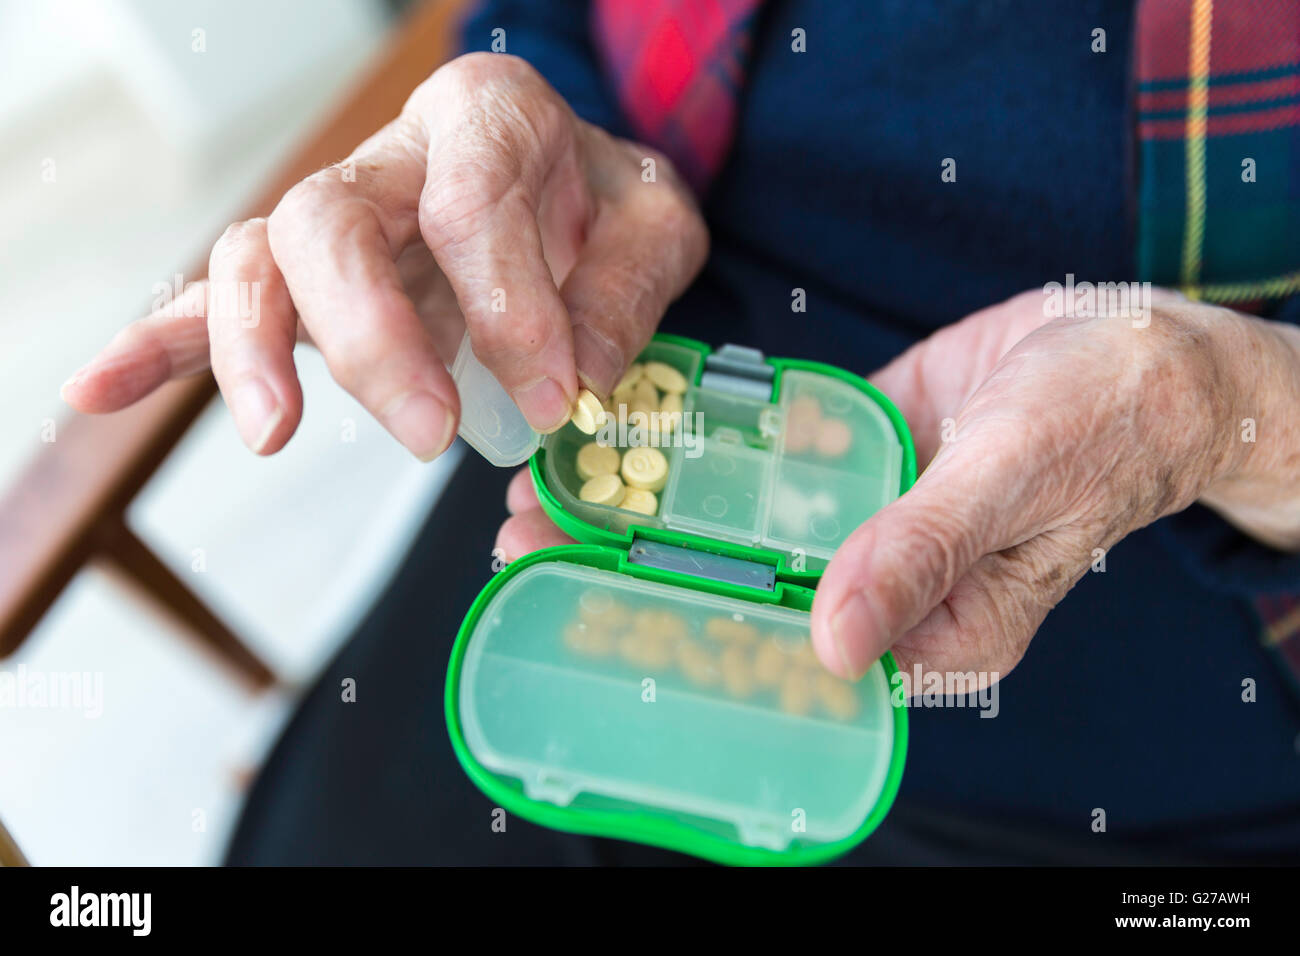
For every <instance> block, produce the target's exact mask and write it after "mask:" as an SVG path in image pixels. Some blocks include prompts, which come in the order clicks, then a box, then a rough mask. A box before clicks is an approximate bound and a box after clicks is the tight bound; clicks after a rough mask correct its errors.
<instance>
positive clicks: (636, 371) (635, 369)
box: [614, 362, 644, 392]
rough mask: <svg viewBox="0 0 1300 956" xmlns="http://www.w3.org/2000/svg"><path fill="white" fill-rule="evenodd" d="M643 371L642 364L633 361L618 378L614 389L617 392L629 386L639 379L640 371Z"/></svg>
mask: <svg viewBox="0 0 1300 956" xmlns="http://www.w3.org/2000/svg"><path fill="white" fill-rule="evenodd" d="M643 371H644V366H643V365H642V364H641V363H640V362H633V363H632V366H631V367H630V368H629V369H628V370H627V371H626V372H624V373H623V377H622V378H620V379H619V380H618V384H617V385H615V386H614V391H616V392H617V391H618V390H619V389H622V388H631V387H632V386H633V385H635V384H636V383H637V382H639V381H641V373H642V372H643Z"/></svg>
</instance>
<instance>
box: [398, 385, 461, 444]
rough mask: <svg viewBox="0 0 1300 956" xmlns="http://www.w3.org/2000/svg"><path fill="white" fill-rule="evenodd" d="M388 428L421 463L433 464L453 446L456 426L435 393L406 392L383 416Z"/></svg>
mask: <svg viewBox="0 0 1300 956" xmlns="http://www.w3.org/2000/svg"><path fill="white" fill-rule="evenodd" d="M379 419H380V421H382V422H383V423H384V427H385V428H387V429H388V430H389V431H390V432H392V433H393V437H394V438H396V439H397V440H398V441H400V442H401V443H402V444H403V445H405V446H406V448H407V450H408V451H409V452H411V454H413V455H415V457H416V458H418V459H420V460H421V461H433V459H435V458H437V457H438V456H439V455H441V454H442V453H443V452H444V451H446V450H447V446H448V445H450V444H451V440H452V438H453V437H454V431H455V426H456V422H455V420H454V419H453V418H452V416H451V412H450V411H449V410H448V408H447V406H446V405H444V404H443V403H442V402H441V401H439V400H438V399H437V398H436V397H435V396H434V395H433V393H432V392H405V393H404V394H402V395H399V396H397V398H395V399H393V400H392V401H391V402H389V403H388V406H387V407H386V408H385V409H384V410H383V412H381V413H380V415H379Z"/></svg>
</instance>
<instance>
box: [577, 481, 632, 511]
mask: <svg viewBox="0 0 1300 956" xmlns="http://www.w3.org/2000/svg"><path fill="white" fill-rule="evenodd" d="M625 492H626V489H625V488H624V487H623V482H621V481H619V480H618V475H597V476H596V477H595V478H592V479H591V480H590V481H588V482H587V483H586V484H585V485H583V486H582V489H581V490H580V491H579V492H578V497H579V498H581V499H582V500H583V501H590V502H591V503H592V504H594V505H613V506H614V507H617V506H618V505H619V503H620V502H622V500H623V495H624V494H625Z"/></svg>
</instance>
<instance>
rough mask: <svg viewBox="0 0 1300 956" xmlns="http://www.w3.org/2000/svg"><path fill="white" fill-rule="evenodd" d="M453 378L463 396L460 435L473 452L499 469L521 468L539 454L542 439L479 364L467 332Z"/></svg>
mask: <svg viewBox="0 0 1300 956" xmlns="http://www.w3.org/2000/svg"><path fill="white" fill-rule="evenodd" d="M451 377H452V379H454V380H455V382H456V391H457V392H458V393H459V394H460V427H459V428H458V429H457V433H458V434H459V435H460V437H461V438H463V439H465V441H466V442H467V443H468V444H469V446H470V447H471V448H473V449H474V450H475V451H476V452H478V453H479V454H480V455H482V456H483V457H484V458H486V459H487V460H488V461H490V462H491V463H492V464H494V465H497V466H498V467H508V466H510V465H519V464H522V463H523V462H525V461H527V460H528V459H529V458H530V457H531V456H532V454H533V452H535V451H537V445H538V443H539V442H540V441H541V436H540V435H539V434H538V433H537V432H535V431H533V429H532V426H531V425H529V424H528V419H526V418H524V413H523V412H521V411H520V410H519V406H518V405H516V404H515V400H514V399H513V398H511V397H510V395H509V393H508V392H506V390H505V389H504V388H502V387H501V383H500V382H498V381H497V380H496V376H495V375H493V374H492V373H491V372H489V371H488V370H487V368H486V367H485V366H484V365H483V364H482V363H481V362H480V361H479V360H478V356H476V355H475V354H474V348H473V346H471V345H470V341H469V333H468V332H466V333H465V337H464V338H463V339H461V342H460V349H459V350H458V351H457V352H456V360H455V362H453V363H452V366H451Z"/></svg>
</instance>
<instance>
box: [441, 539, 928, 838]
mask: <svg viewBox="0 0 1300 956" xmlns="http://www.w3.org/2000/svg"><path fill="white" fill-rule="evenodd" d="M646 575H647V572H646V571H644V570H643V569H641V568H636V567H633V566H631V565H627V564H625V563H620V556H619V555H618V554H617V553H616V552H613V551H611V550H610V549H605V548H600V547H595V546H590V545H576V546H568V547H563V548H552V549H548V550H547V551H544V552H538V553H537V554H534V555H530V556H529V557H527V558H523V559H520V560H519V561H516V562H514V563H513V564H511V565H510V566H509V567H508V568H507V569H506V570H505V571H503V572H502V573H501V574H499V575H498V576H497V577H496V578H494V579H493V582H492V583H491V584H490V585H489V586H488V588H487V589H486V590H485V591H484V593H483V594H482V595H481V596H480V598H479V600H478V602H477V603H476V604H475V606H474V608H473V609H472V610H471V613H470V616H469V617H468V618H467V619H466V621H465V624H464V626H463V627H462V630H461V634H460V636H459V638H458V639H457V643H456V648H455V650H454V651H453V654H452V668H451V672H450V674H449V678H448V696H447V719H448V726H449V727H450V729H451V734H452V740H453V743H454V744H455V747H456V751H457V754H458V756H459V757H460V759H461V762H462V764H463V765H464V766H465V768H466V770H467V771H468V772H469V774H470V776H471V777H472V778H473V779H474V780H475V782H476V783H477V784H478V785H479V786H480V788H482V789H483V790H484V791H485V792H486V793H487V794H488V795H489V796H490V797H491V798H492V799H493V800H496V801H497V802H498V803H499V804H500V805H501V806H503V807H505V808H506V809H507V810H509V811H510V812H512V813H517V814H519V815H521V816H523V817H525V818H528V819H532V820H534V821H535V822H538V823H542V824H545V825H548V826H554V827H558V828H560V829H566V830H575V831H579V832H587V833H596V834H601V835H606V836H614V837H620V838H624V839H632V840H637V841H640V842H646V843H653V844H656V845H660V846H666V847H670V848H673V849H677V850H681V851H684V852H688V853H693V854H695V855H698V856H703V857H706V858H709V859H713V860H718V861H720V862H727V863H763V862H816V861H820V860H823V859H828V858H830V857H833V856H835V855H837V854H839V853H842V852H844V851H845V850H847V849H849V848H850V847H851V846H853V845H854V844H856V843H857V842H859V841H860V840H862V839H863V838H865V837H866V835H867V834H868V833H869V832H870V831H871V830H872V829H874V827H875V825H876V824H877V823H878V822H879V821H880V819H882V818H883V816H884V814H885V812H886V811H887V809H888V807H889V804H890V803H891V802H892V800H893V796H894V793H895V792H896V790H897V787H898V783H899V778H900V776H901V773H902V764H903V755H904V750H905V749H906V712H905V710H904V709H903V708H897V709H896V708H895V707H894V706H893V705H892V702H891V687H890V682H889V674H890V673H892V671H893V665H892V661H891V660H889V659H888V658H886V660H885V662H884V663H877V664H875V665H874V666H873V667H872V669H871V670H870V672H869V673H868V674H867V675H866V677H864V678H863V679H862V680H861V681H859V682H857V683H849V682H846V681H841V680H839V679H837V678H835V677H833V676H831V675H830V674H829V673H827V672H826V671H825V670H824V669H823V668H822V667H821V666H820V664H819V663H818V662H817V661H816V658H815V657H814V655H813V652H812V649H811V645H810V642H809V615H808V613H807V607H809V606H810V605H811V599H812V592H811V591H808V590H807V589H804V588H799V587H792V586H787V585H779V586H778V590H777V592H776V593H775V594H774V595H771V596H769V600H770V599H771V598H772V597H775V598H776V599H777V600H778V601H779V602H780V603H778V604H771V603H759V602H757V601H753V600H748V599H746V598H745V597H744V596H742V595H741V593H740V590H741V589H736V588H729V587H728V586H726V585H711V584H709V583H703V582H699V583H693V584H690V585H685V586H679V585H674V584H671V583H667V582H666V580H650V579H648V577H647V576H646Z"/></svg>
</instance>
